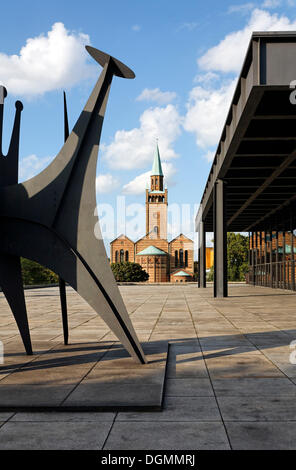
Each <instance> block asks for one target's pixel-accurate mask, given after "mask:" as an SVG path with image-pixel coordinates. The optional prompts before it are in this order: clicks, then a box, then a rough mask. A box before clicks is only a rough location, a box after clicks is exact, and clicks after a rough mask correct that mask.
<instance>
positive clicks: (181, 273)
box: [173, 271, 190, 277]
mask: <svg viewBox="0 0 296 470" xmlns="http://www.w3.org/2000/svg"><path fill="white" fill-rule="evenodd" d="M173 276H189V277H190V274H188V273H186V272H185V271H179V272H177V273H175V274H173Z"/></svg>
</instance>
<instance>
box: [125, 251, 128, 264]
mask: <svg viewBox="0 0 296 470" xmlns="http://www.w3.org/2000/svg"><path fill="white" fill-rule="evenodd" d="M125 261H128V251H127V250H126V252H125Z"/></svg>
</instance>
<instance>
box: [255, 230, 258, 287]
mask: <svg viewBox="0 0 296 470" xmlns="http://www.w3.org/2000/svg"><path fill="white" fill-rule="evenodd" d="M257 250H258V232H257V230H256V232H255V253H254V258H255V259H254V261H255V270H254V274H255V277H254V286H256V285H257V273H258V266H257V265H258V252H257Z"/></svg>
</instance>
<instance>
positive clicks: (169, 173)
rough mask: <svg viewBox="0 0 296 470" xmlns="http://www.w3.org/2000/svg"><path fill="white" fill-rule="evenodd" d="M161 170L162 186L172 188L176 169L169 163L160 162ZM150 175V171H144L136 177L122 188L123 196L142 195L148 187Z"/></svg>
mask: <svg viewBox="0 0 296 470" xmlns="http://www.w3.org/2000/svg"><path fill="white" fill-rule="evenodd" d="M151 165H152V162H151ZM162 170H163V174H164V184H165V185H166V184H167V185H168V186H172V185H173V184H174V181H173V176H174V175H175V173H176V168H175V167H174V165H173V164H172V163H171V162H162ZM150 175H151V171H145V173H141V174H140V175H138V176H136V177H135V178H134V179H133V180H132V181H130V182H129V183H127V184H125V185H124V186H123V188H122V192H123V193H124V194H143V193H144V192H145V190H146V188H147V187H148V185H149V186H150Z"/></svg>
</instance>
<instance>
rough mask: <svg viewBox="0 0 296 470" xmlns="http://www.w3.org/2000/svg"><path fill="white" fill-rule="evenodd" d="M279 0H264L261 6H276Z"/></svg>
mask: <svg viewBox="0 0 296 470" xmlns="http://www.w3.org/2000/svg"><path fill="white" fill-rule="evenodd" d="M281 3H282V2H281V0H265V1H264V2H263V3H262V7H263V8H277V7H278V6H280V5H281Z"/></svg>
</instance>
